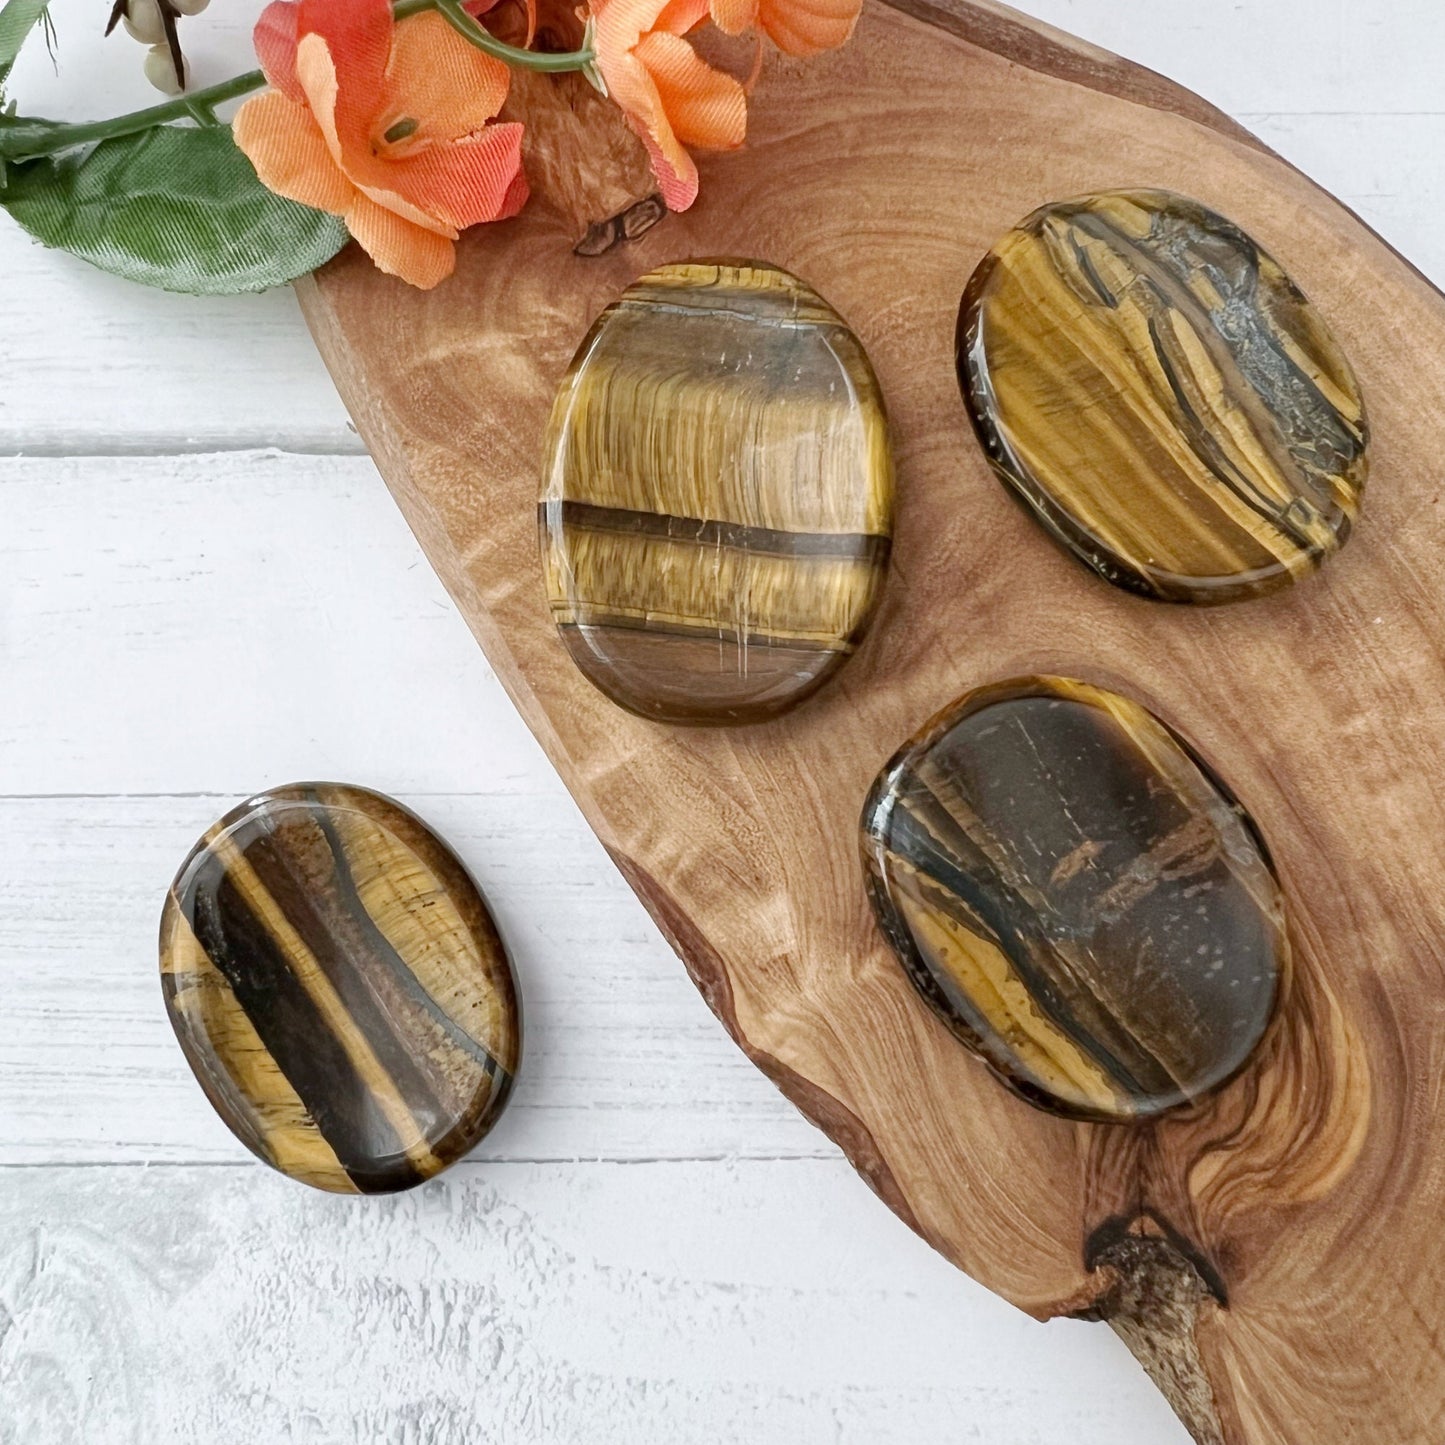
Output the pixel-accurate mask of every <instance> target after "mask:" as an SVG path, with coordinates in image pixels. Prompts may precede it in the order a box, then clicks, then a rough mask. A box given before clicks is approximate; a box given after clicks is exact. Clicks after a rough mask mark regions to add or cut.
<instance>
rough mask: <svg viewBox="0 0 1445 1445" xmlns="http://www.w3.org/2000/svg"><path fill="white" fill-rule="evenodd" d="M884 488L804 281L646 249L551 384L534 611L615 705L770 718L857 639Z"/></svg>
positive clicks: (875, 581)
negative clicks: (656, 266)
mask: <svg viewBox="0 0 1445 1445" xmlns="http://www.w3.org/2000/svg"><path fill="white" fill-rule="evenodd" d="M893 491H894V486H893V464H892V458H891V453H890V450H889V443H888V425H887V419H886V417H885V414H884V407H883V399H882V395H881V393H880V390H879V387H878V382H877V380H876V378H875V376H874V374H873V369H872V367H871V366H870V365H869V362H868V358H867V356H866V355H865V353H864V350H863V347H862V344H861V343H860V342H859V340H858V338H857V337H856V336H855V335H854V334H853V332H852V331H850V330H849V328H848V327H847V326H846V325H845V323H844V322H843V320H842V318H841V317H839V316H838V314H837V313H836V312H835V311H834V310H833V309H832V308H831V307H830V306H829V305H828V304H827V303H826V302H825V301H823V300H822V299H821V298H820V297H819V296H818V295H817V294H816V293H815V292H814V291H812V290H811V289H810V288H809V287H808V286H806V285H805V284H804V283H803V282H801V281H799V280H798V279H797V278H796V277H794V276H791V275H788V274H787V273H786V272H783V271H779V270H777V269H776V268H774V267H771V266H766V265H762V264H760V263H757V262H748V261H736V262H733V261H720V262H689V263H685V264H678V265H671V266H664V267H662V268H661V269H660V270H657V271H654V272H652V273H650V274H649V275H647V276H644V277H643V278H642V279H641V280H640V281H638V282H637V283H636V284H635V285H633V286H632V287H631V288H629V290H628V291H626V292H625V293H624V294H623V296H622V297H621V298H620V299H619V300H617V301H616V302H615V303H613V304H612V305H611V306H609V307H608V308H607V309H606V310H605V311H604V312H603V313H602V315H601V316H600V317H599V318H598V320H597V322H596V323H595V324H594V326H593V327H592V329H591V331H590V332H589V334H588V336H587V338H586V339H585V340H584V341H583V343H582V346H581V348H580V349H579V350H578V352H577V355H576V358H575V359H574V361H573V363H572V366H571V368H570V370H569V371H568V373H567V376H566V377H565V379H564V380H563V382H562V385H561V388H560V390H559V392H558V396H557V400H556V403H555V406H554V408H553V411H552V418H551V423H550V428H549V435H548V441H547V449H546V462H545V475H544V480H543V487H542V498H541V504H540V523H541V541H542V557H543V566H544V572H545V577H546V583H547V592H548V597H549V600H550V603H551V608H552V615H553V617H554V619H555V621H556V623H557V625H558V627H559V629H560V631H561V635H562V639H563V641H564V643H565V644H566V646H567V648H568V650H569V651H570V653H571V655H572V657H573V658H574V660H575V661H576V662H577V664H578V666H579V667H580V668H581V669H582V671H583V672H584V673H585V674H586V676H587V677H588V678H589V679H590V680H591V681H592V682H593V683H595V684H596V685H597V686H598V687H599V688H601V689H602V691H604V692H605V693H606V694H607V695H608V696H609V697H611V698H612V699H613V700H614V701H616V702H618V703H620V704H621V705H622V706H623V707H625V708H627V709H629V710H630V711H632V712H635V713H637V714H639V715H641V716H643V717H647V718H653V719H656V720H659V721H664V722H673V723H695V724H731V723H748V722H757V721H760V720H763V719H766V718H769V717H773V716H775V715H777V714H778V713H780V712H782V711H784V710H785V709H786V708H788V707H791V706H792V705H793V704H795V703H797V702H798V701H799V700H801V699H802V698H804V697H806V696H807V695H808V694H809V693H811V692H812V691H814V690H815V689H816V688H818V687H820V686H821V685H822V684H823V682H824V681H825V680H826V679H827V678H828V677H829V676H830V675H831V674H832V673H833V672H834V670H835V669H836V668H837V667H838V666H840V665H841V663H842V662H843V661H844V660H845V659H846V658H847V657H848V656H849V655H850V653H852V651H853V650H854V649H855V647H856V646H857V645H858V643H859V641H860V639H861V638H862V636H863V632H864V629H865V627H866V626H867V623H868V621H869V619H870V617H871V616H872V614H873V611H874V608H875V606H876V604H877V601H878V598H879V594H880V591H881V589H882V585H883V579H884V575H885V572H886V570H887V563H888V550H889V543H890V538H891V536H892V530H893Z"/></svg>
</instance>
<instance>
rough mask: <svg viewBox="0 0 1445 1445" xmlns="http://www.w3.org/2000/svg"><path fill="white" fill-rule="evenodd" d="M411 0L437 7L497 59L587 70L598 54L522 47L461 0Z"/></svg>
mask: <svg viewBox="0 0 1445 1445" xmlns="http://www.w3.org/2000/svg"><path fill="white" fill-rule="evenodd" d="M408 3H409V0H401V3H400V4H398V5H397V6H396V7H395V8H396V13H397V14H398V15H400V14H401V10H402V6H403V5H406V4H408ZM411 3H415V5H416V8H417V9H418V10H424V9H426V10H435V11H436V12H437V13H438V14H439V15H440V16H441V17H442V19H443V20H445V21H446V22H447V24H448V25H450V26H451V27H452V29H453V30H455V31H456V32H457V34H458V35H460V36H461V37H462V38H463V39H464V40H467V41H469V42H470V43H471V44H473V45H475V46H476V47H477V49H478V50H484V51H486V53H487V54H488V55H494V56H496V58H497V59H498V60H505V61H506V62H507V64H508V65H516V66H520V67H522V68H524V69H526V70H543V71H552V72H556V71H561V70H586V69H587V67H588V66H589V65H591V64H592V62H593V61H594V60H595V59H596V58H597V57H596V55H595V54H594V52H593V51H592V50H590V49H586V50H568V51H563V52H560V53H556V54H549V53H548V52H546V51H543V50H522V49H519V48H518V47H517V46H515V45H508V44H507V43H506V42H505V41H502V40H498V39H497V38H496V36H494V35H493V34H492V33H491V32H490V31H489V30H487V29H485V28H484V27H483V26H481V25H479V24H478V23H477V22H476V21H475V20H474V19H473V18H472V17H471V16H470V15H468V14H467V12H466V11H465V10H464V9H462V5H461V0H411Z"/></svg>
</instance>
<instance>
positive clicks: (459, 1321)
mask: <svg viewBox="0 0 1445 1445" xmlns="http://www.w3.org/2000/svg"><path fill="white" fill-rule="evenodd" d="M211 1440H215V1441H226V1442H239V1441H255V1442H258V1445H261V1442H264V1445H272V1442H280V1441H296V1442H300V1441H308V1442H316V1445H321V1442H325V1445H339V1442H343V1441H353V1442H357V1445H373V1442H380V1441H385V1442H387V1445H476V1442H479V1441H487V1442H490V1445H522V1442H533V1441H535V1442H546V1445H571V1442H575V1445H636V1442H638V1441H641V1440H658V1441H663V1440H665V1441H668V1442H669V1445H733V1442H736V1445H745V1442H746V1445H752V1442H756V1441H759V1440H776V1441H780V1442H781V1441H787V1442H788V1445H825V1442H828V1445H832V1442H841V1441H863V1440H868V1441H874V1442H877V1445H891V1442H896V1445H919V1442H925V1441H927V1442H932V1441H945V1440H946V1441H951V1442H960V1445H962V1442H966V1441H975V1442H985V1441H986V1442H996V1445H1058V1442H1059V1441H1062V1440H1067V1441H1070V1442H1073V1445H1175V1442H1178V1445H1184V1442H1185V1440H1186V1436H1185V1434H1184V1432H1183V1431H1182V1429H1181V1428H1180V1427H1179V1425H1178V1423H1177V1422H1176V1421H1175V1420H1174V1419H1173V1417H1172V1416H1171V1415H1170V1413H1169V1411H1168V1408H1167V1407H1166V1406H1165V1405H1164V1402H1163V1400H1162V1398H1161V1397H1160V1396H1159V1395H1157V1394H1156V1393H1155V1391H1154V1390H1153V1388H1152V1386H1150V1385H1149V1384H1148V1383H1147V1381H1146V1380H1145V1378H1144V1376H1143V1373H1142V1372H1141V1371H1140V1370H1139V1369H1138V1368H1137V1367H1136V1366H1135V1365H1134V1363H1133V1361H1132V1360H1130V1359H1129V1358H1128V1356H1127V1353H1126V1352H1125V1350H1124V1349H1123V1346H1122V1345H1120V1344H1119V1343H1118V1341H1117V1340H1116V1339H1115V1338H1114V1336H1113V1335H1112V1334H1111V1333H1110V1331H1109V1330H1107V1329H1106V1328H1105V1327H1103V1326H1102V1325H1082V1324H1071V1323H1068V1322H1059V1323H1055V1324H1051V1325H1049V1326H1047V1327H1045V1326H1042V1325H1039V1324H1036V1323H1034V1322H1033V1321H1031V1320H1028V1319H1026V1318H1025V1317H1024V1316H1022V1315H1020V1314H1018V1313H1016V1312H1015V1311H1013V1310H1012V1309H1010V1308H1009V1307H1008V1306H1006V1305H1004V1304H1002V1303H1000V1302H999V1301H998V1300H996V1299H994V1298H992V1297H991V1296H989V1295H988V1294H986V1293H985V1292H984V1291H983V1290H982V1289H980V1288H979V1287H978V1286H976V1285H974V1284H972V1283H971V1282H970V1281H969V1280H967V1279H966V1278H965V1277H964V1276H963V1275H961V1274H959V1273H957V1272H956V1271H954V1270H953V1269H951V1268H950V1267H949V1266H948V1265H947V1264H945V1263H944V1261H943V1260H942V1259H940V1258H939V1257H938V1256H936V1255H934V1254H932V1253H931V1252H930V1251H929V1250H928V1249H927V1248H926V1246H924V1245H923V1244H922V1242H921V1241H919V1240H917V1239H916V1238H915V1237H914V1236H913V1235H911V1234H910V1233H909V1232H908V1231H907V1230H906V1229H905V1228H904V1227H903V1226H902V1225H901V1224H900V1223H898V1221H897V1220H895V1219H894V1218H893V1217H892V1216H891V1215H889V1214H888V1213H887V1211H886V1210H884V1209H882V1208H880V1207H879V1206H878V1204H877V1202H876V1201H875V1200H874V1199H873V1198H872V1197H871V1196H870V1195H869V1194H868V1192H867V1190H866V1189H865V1188H864V1186H863V1185H862V1184H861V1183H860V1182H859V1181H858V1180H857V1179H855V1178H853V1177H851V1176H850V1174H849V1171H848V1170H847V1169H846V1166H843V1165H842V1164H838V1163H825V1162H813V1163H808V1162H797V1161H793V1162H787V1163H780V1162H779V1163H742V1164H734V1165H730V1166H727V1167H723V1166H719V1165H711V1166H709V1165H698V1164H668V1165H663V1164H653V1165H635V1166H620V1165H592V1166H571V1167H565V1168H563V1167H555V1166H551V1167H549V1166H538V1165H527V1166H523V1165H510V1166H509V1165H488V1166H481V1167H475V1166H470V1165H461V1166H459V1167H458V1169H457V1170H455V1171H453V1172H452V1173H451V1174H450V1175H446V1176H443V1177H442V1178H440V1179H438V1180H436V1181H434V1182H433V1183H432V1184H430V1185H428V1186H426V1187H425V1188H424V1189H422V1190H419V1191H417V1192H415V1193H413V1194H410V1195H403V1196H400V1197H396V1198H393V1199H388V1200H364V1201H357V1200H346V1199H329V1198H325V1197H322V1196H320V1195H316V1194H312V1193H310V1192H309V1191H306V1190H304V1189H302V1188H300V1187H299V1186H296V1185H292V1184H289V1183H288V1182H286V1181H284V1180H281V1179H279V1178H278V1177H277V1176H275V1175H271V1174H270V1173H269V1172H268V1171H266V1170H265V1169H263V1168H261V1167H260V1166H257V1167H255V1168H254V1169H246V1168H242V1169H229V1168H220V1169H214V1168H213V1169H194V1168H193V1169H173V1168H160V1169H146V1170H142V1169H124V1170H122V1169H99V1170H96V1169H91V1170H85V1169H80V1170H57V1169H44V1170H5V1171H3V1172H0V1441H4V1442H5V1445H76V1442H84V1445H193V1442H195V1441H211Z"/></svg>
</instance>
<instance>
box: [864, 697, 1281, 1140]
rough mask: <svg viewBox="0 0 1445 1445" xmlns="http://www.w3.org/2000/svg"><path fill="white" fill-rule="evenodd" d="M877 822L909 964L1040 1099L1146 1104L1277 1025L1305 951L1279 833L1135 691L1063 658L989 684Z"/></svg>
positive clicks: (1177, 1095)
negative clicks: (1290, 922)
mask: <svg viewBox="0 0 1445 1445" xmlns="http://www.w3.org/2000/svg"><path fill="white" fill-rule="evenodd" d="M862 827H863V831H862V843H863V857H864V864H865V869H866V873H867V880H868V888H869V894H870V896H871V898H872V901H873V907H874V911H875V913H876V915H877V917H878V921H879V924H880V926H881V928H882V930H883V932H884V934H885V936H886V937H887V938H888V940H889V942H890V943H891V944H892V946H893V948H894V950H895V951H896V952H897V954H898V956H899V958H900V959H901V960H902V962H903V965H904V967H905V968H906V969H907V971H908V974H909V977H910V978H911V979H912V981H913V983H914V985H915V986H916V987H917V989H918V990H919V992H920V993H921V994H922V995H923V997H924V998H925V999H926V1000H927V1001H928V1003H929V1004H930V1005H932V1007H933V1008H934V1009H935V1011H936V1012H937V1013H938V1014H939V1016H940V1017H941V1018H942V1019H943V1021H944V1022H945V1023H946V1024H947V1025H948V1027H949V1028H950V1029H952V1030H953V1032H954V1033H955V1034H956V1035H957V1036H958V1037H959V1038H960V1039H961V1040H962V1041H963V1042H964V1043H965V1044H966V1045H967V1046H968V1047H969V1048H971V1049H973V1050H974V1051H975V1052H977V1053H978V1054H980V1055H981V1056H982V1057H983V1058H984V1059H985V1060H986V1061H987V1062H988V1063H989V1064H990V1065H991V1066H992V1068H993V1069H994V1070H995V1072H996V1073H997V1074H998V1075H999V1076H1000V1077H1001V1078H1002V1079H1003V1080H1004V1082H1005V1083H1007V1084H1008V1085H1009V1086H1010V1087H1011V1088H1012V1089H1013V1090H1014V1091H1015V1092H1016V1093H1018V1094H1020V1095H1021V1096H1022V1097H1023V1098H1025V1099H1027V1100H1028V1101H1029V1102H1030V1103H1033V1104H1037V1105H1040V1106H1041V1107H1043V1108H1046V1109H1050V1110H1053V1111H1054V1112H1057V1113H1061V1114H1067V1115H1069V1116H1072V1117H1075V1118H1085V1119H1100V1120H1130V1119H1142V1118H1148V1117H1151V1116H1153V1115H1157V1114H1160V1113H1162V1112H1163V1111H1165V1110H1167V1109H1172V1108H1175V1107H1177V1106H1179V1105H1182V1104H1185V1103H1188V1102H1189V1101H1191V1100H1194V1099H1198V1098H1200V1097H1201V1096H1203V1095H1205V1094H1208V1093H1209V1092H1210V1091H1211V1090H1213V1089H1216V1088H1218V1087H1219V1086H1220V1085H1222V1084H1224V1083H1225V1082H1226V1081H1228V1080H1229V1079H1230V1078H1232V1077H1233V1076H1234V1075H1235V1074H1237V1073H1238V1072H1239V1070H1240V1069H1241V1068H1242V1067H1243V1066H1244V1064H1245V1061H1246V1060H1247V1059H1248V1058H1249V1056H1250V1053H1251V1052H1252V1051H1253V1049H1254V1048H1255V1046H1256V1045H1257V1044H1258V1043H1259V1041H1260V1039H1261V1038H1262V1037H1263V1035H1264V1032H1265V1030H1266V1028H1267V1026H1268V1024H1269V1021H1270V1017H1271V1015H1272V1013H1273V1010H1274V1006H1275V1000H1276V998H1277V996H1278V994H1279V992H1280V988H1281V983H1282V980H1283V977H1284V974H1285V970H1286V968H1287V966H1288V959H1289V950H1288V944H1287V940H1286V931H1285V918H1284V904H1283V900H1282V898H1281V895H1280V889H1279V885H1278V882H1277V881H1276V879H1275V876H1274V871H1273V867H1272V865H1271V863H1270V860H1269V855H1268V853H1267V851H1266V849H1265V846H1264V843H1263V842H1262V840H1261V838H1260V836H1259V834H1258V832H1257V831H1256V830H1255V827H1254V825H1253V823H1252V822H1251V820H1250V819H1249V817H1248V816H1247V815H1246V814H1245V812H1244V810H1243V809H1242V808H1241V807H1240V805H1239V804H1238V803H1237V802H1236V801H1235V800H1234V798H1233V797H1232V796H1231V795H1230V793H1229V792H1228V790H1227V789H1226V788H1225V786H1224V785H1223V784H1222V783H1221V782H1220V781H1219V779H1218V778H1216V777H1215V776H1214V774H1213V773H1211V772H1210V770H1209V769H1208V767H1207V766H1206V765H1205V764H1204V763H1203V762H1201V761H1200V759H1199V758H1198V757H1197V756H1196V755H1195V753H1194V752H1193V751H1192V750H1191V749H1190V747H1189V746H1188V744H1186V743H1185V742H1184V741H1183V740H1182V739H1181V738H1179V737H1178V736H1177V735H1176V734H1175V733H1174V732H1172V731H1171V730H1170V729H1169V728H1167V727H1166V726H1165V725H1164V724H1163V723H1162V722H1160V721H1159V719H1158V718H1156V717H1154V716H1153V714H1151V713H1149V712H1147V711H1146V710H1145V709H1144V708H1142V707H1141V706H1139V704H1138V703H1135V702H1131V701H1130V700H1129V699H1128V698H1125V697H1121V696H1119V695H1118V694H1117V693H1113V692H1106V691H1104V690H1103V689H1102V688H1096V687H1090V686H1088V685H1087V684H1085V683H1081V682H1072V681H1069V680H1067V679H1064V678H1056V677H1031V678H1023V679H1020V680H1017V681H1013V682H1006V683H1000V684H996V685H994V686H991V687H984V688H980V689H978V690H977V691H975V692H971V693H969V694H967V695H966V696H965V697H964V698H962V699H961V700H960V701H959V702H957V703H955V704H954V705H953V706H952V707H950V708H948V709H947V710H946V711H945V712H942V713H940V714H939V715H938V716H937V717H936V718H934V719H933V720H932V721H931V722H929V723H928V724H927V725H926V726H925V727H924V729H923V731H922V732H920V733H919V734H918V736H917V737H915V738H914V739H913V741H912V742H910V743H909V744H908V745H907V746H906V747H904V749H903V750H902V751H901V752H900V753H899V754H898V755H897V756H896V757H895V758H894V759H893V760H892V761H891V762H890V763H889V764H888V766H887V767H886V768H885V769H884V770H883V772H882V774H881V775H880V776H879V778H878V781H877V782H876V783H875V784H874V787H873V791H872V793H871V794H870V795H869V798H868V802H867V805H866V807H865V808H864V812H863V825H862Z"/></svg>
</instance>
